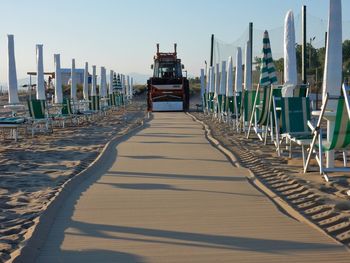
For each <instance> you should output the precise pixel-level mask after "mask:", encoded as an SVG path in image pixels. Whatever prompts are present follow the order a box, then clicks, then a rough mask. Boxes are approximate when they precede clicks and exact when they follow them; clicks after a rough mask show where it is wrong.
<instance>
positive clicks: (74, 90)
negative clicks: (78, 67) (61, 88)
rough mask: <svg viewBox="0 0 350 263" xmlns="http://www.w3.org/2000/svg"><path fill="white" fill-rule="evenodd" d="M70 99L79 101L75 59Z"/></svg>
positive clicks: (73, 61)
mask: <svg viewBox="0 0 350 263" xmlns="http://www.w3.org/2000/svg"><path fill="white" fill-rule="evenodd" d="M70 97H71V99H72V100H73V103H74V101H76V99H77V82H76V78H75V59H74V58H73V59H72V70H71V87H70Z"/></svg>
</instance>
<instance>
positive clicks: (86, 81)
mask: <svg viewBox="0 0 350 263" xmlns="http://www.w3.org/2000/svg"><path fill="white" fill-rule="evenodd" d="M83 96H84V100H89V64H88V63H87V62H85V69H84V83H83Z"/></svg>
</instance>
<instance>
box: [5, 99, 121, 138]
mask: <svg viewBox="0 0 350 263" xmlns="http://www.w3.org/2000/svg"><path fill="white" fill-rule="evenodd" d="M124 103H125V102H124V97H123V96H122V95H120V94H119V93H113V94H109V97H108V98H106V99H104V100H102V99H101V98H100V96H89V101H85V102H82V103H80V105H79V102H74V101H71V100H70V99H69V98H65V99H64V100H63V103H62V104H60V105H50V104H48V102H47V101H46V100H37V99H30V100H28V101H27V111H26V113H25V115H24V116H12V117H2V118H0V129H1V130H3V131H5V130H9V131H10V138H12V139H14V140H15V141H17V140H18V133H19V129H24V130H25V133H26V134H27V132H28V131H30V133H31V135H32V136H34V135H35V133H38V132H40V133H50V132H53V126H59V127H62V128H64V127H65V125H66V123H67V122H70V123H71V124H73V125H79V124H80V123H81V121H82V120H85V121H91V120H93V118H95V117H96V116H100V115H106V113H107V111H109V110H115V109H119V108H120V107H122V106H123V105H124ZM87 106H88V107H87Z"/></svg>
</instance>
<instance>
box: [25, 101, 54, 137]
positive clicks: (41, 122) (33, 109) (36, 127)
mask: <svg viewBox="0 0 350 263" xmlns="http://www.w3.org/2000/svg"><path fill="white" fill-rule="evenodd" d="M46 108H47V107H46V101H45V100H36V99H34V100H28V111H29V118H28V120H29V121H30V123H31V125H30V126H31V132H32V136H34V134H35V132H36V131H39V132H45V133H47V132H53V129H52V118H51V117H49V116H48V114H46Z"/></svg>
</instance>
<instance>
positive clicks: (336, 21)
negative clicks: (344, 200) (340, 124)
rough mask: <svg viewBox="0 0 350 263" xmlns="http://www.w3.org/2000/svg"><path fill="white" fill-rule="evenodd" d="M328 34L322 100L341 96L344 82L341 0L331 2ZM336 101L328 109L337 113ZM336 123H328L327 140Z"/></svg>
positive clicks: (331, 154) (330, 164)
mask: <svg viewBox="0 0 350 263" xmlns="http://www.w3.org/2000/svg"><path fill="white" fill-rule="evenodd" d="M327 32H328V34H327V46H326V58H325V67H324V74H323V76H324V78H323V87H322V100H323V102H324V99H325V96H326V93H327V92H328V93H329V95H330V96H339V95H340V89H341V81H342V9H341V0H330V1H329V18H328V31H327ZM336 108H337V102H336V101H332V100H331V101H328V103H327V109H328V110H333V111H335V110H336ZM334 124H335V123H334V121H327V140H328V141H329V140H330V139H331V138H330V135H331V134H332V133H333V130H334ZM326 166H327V167H334V151H328V152H327V162H326Z"/></svg>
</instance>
